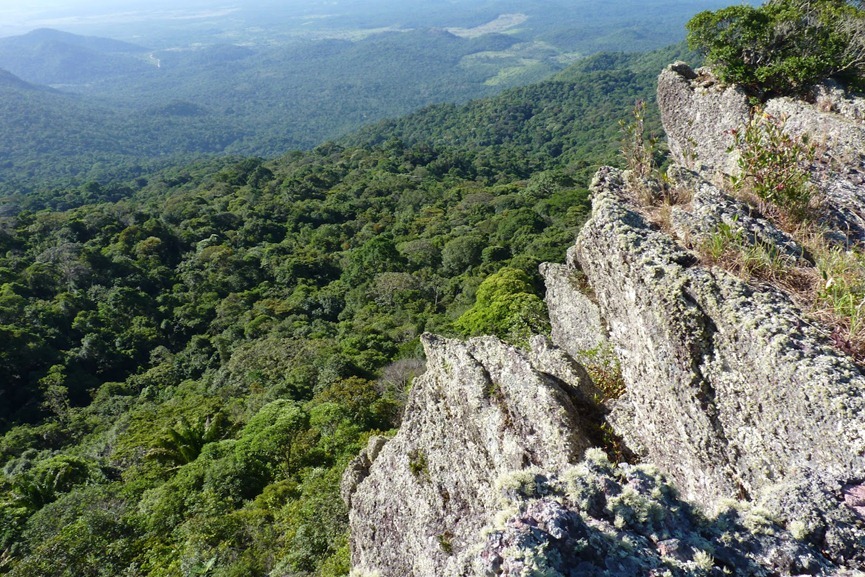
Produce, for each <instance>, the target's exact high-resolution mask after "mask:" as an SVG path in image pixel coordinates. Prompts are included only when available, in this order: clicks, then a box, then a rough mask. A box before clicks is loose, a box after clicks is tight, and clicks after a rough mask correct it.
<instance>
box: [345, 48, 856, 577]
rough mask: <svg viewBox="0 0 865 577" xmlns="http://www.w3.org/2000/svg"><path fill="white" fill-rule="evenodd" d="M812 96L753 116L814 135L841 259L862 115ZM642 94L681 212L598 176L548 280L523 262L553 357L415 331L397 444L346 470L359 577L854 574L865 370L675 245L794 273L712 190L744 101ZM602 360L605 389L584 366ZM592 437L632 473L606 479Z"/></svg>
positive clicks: (752, 289) (829, 97)
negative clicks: (417, 362)
mask: <svg viewBox="0 0 865 577" xmlns="http://www.w3.org/2000/svg"><path fill="white" fill-rule="evenodd" d="M815 94H816V96H815V103H814V104H806V103H801V102H797V101H792V100H788V99H778V100H774V101H770V102H769V103H767V105H766V110H767V111H769V113H771V114H777V115H779V116H780V115H785V116H788V117H787V121H786V122H785V125H784V126H785V130H788V131H790V133H791V134H797V135H798V134H805V133H808V134H810V135H811V137H812V138H813V137H814V136H815V134H814V131H815V130H822V131H828V132H826V134H824V135H823V137H822V138H821V139H820V142H821V149H820V152H821V155H820V157H818V158H816V160H815V161H814V164H813V165H812V167H811V170H812V174H813V175H814V182H815V184H816V186H818V187H819V190H820V191H821V192H822V194H823V195H824V197H825V198H824V201H825V202H824V204H825V207H826V211H825V214H824V217H825V222H826V223H829V224H830V225H832V226H836V227H838V228H837V230H836V236H835V237H834V238H835V240H841V241H843V243H844V244H846V245H848V246H849V245H851V244H857V243H860V242H862V241H865V219H863V218H861V215H865V182H863V181H862V178H863V176H862V175H865V124H863V122H865V121H863V111H865V104H863V101H862V100H860V99H855V98H852V97H849V95H846V94H844V93H843V92H842V91H839V89H837V87H832V86H828V85H827V86H824V87H821V88H819V89H818V90H817V92H816V93H815ZM658 99H659V103H660V105H661V112H662V117H663V121H664V125H665V129H666V130H667V134H668V138H669V142H670V149H671V151H672V153H673V157H674V159H675V161H676V162H677V164H678V166H676V167H674V168H673V170H672V171H671V173H670V174H671V179H672V181H673V184H674V186H677V187H681V188H683V189H687V191H688V195H686V196H688V197H690V198H691V200H690V202H689V203H688V204H687V205H684V206H677V207H674V208H673V210H672V211H671V212H670V219H669V226H668V227H667V228H665V230H666V231H668V232H664V231H662V230H661V229H659V228H658V227H657V226H656V225H654V224H652V223H651V222H650V221H649V220H648V219H647V218H646V216H645V214H644V212H643V211H642V210H641V209H640V207H638V206H636V205H635V204H634V201H633V200H632V199H635V198H639V197H640V195H639V194H638V193H637V191H635V190H632V187H633V186H635V184H634V183H633V182H632V179H629V178H626V177H625V176H624V175H623V174H622V173H621V172H620V171H618V170H615V169H611V168H603V169H601V170H600V171H599V172H598V174H597V176H596V178H595V181H594V183H593V187H592V192H593V211H592V216H591V218H590V220H589V221H588V222H587V223H586V224H585V226H584V227H583V229H582V230H581V232H580V234H579V237H578V239H577V242H576V244H575V246H574V247H572V249H571V250H570V251H569V252H568V255H567V259H566V263H565V264H563V265H555V264H546V265H543V266H542V267H541V272H542V274H543V276H544V278H545V281H546V284H547V305H548V308H549V311H550V317H551V318H550V320H551V326H552V335H551V337H552V340H549V339H547V338H546V337H534V338H533V339H532V340H531V351H530V352H528V353H524V352H521V351H520V350H518V349H516V348H514V347H511V346H509V345H506V344H504V343H502V342H501V341H499V340H497V339H494V338H491V337H486V338H477V339H470V340H469V341H467V342H459V341H455V340H447V339H442V338H438V337H433V336H425V337H424V346H425V350H426V353H427V357H428V369H427V373H426V374H425V375H423V376H422V377H419V378H418V379H417V380H416V381H415V383H414V386H413V389H412V393H411V397H410V399H409V403H408V406H407V408H406V412H405V417H404V420H403V426H402V428H401V429H400V432H399V433H398V434H397V435H396V437H395V438H393V439H391V440H390V441H387V443H386V444H385V443H384V441H383V440H381V439H375V438H374V439H373V440H371V441H370V445H369V446H368V448H367V449H366V450H365V451H363V452H362V453H361V455H359V456H358V458H357V459H355V461H354V462H353V463H352V464H351V465H350V466H349V468H348V469H347V472H346V475H345V477H344V482H343V488H342V489H343V498H344V499H345V500H346V502H347V503H349V505H350V519H351V530H352V541H351V544H352V562H353V564H354V566H355V568H356V570H357V573H358V574H359V575H367V574H370V575H373V574H374V575H380V576H381V577H397V576H399V577H403V576H415V577H432V576H447V577H451V576H454V577H456V576H496V575H502V576H506V575H511V576H516V575H520V576H524V575H549V576H562V577H573V576H576V575H580V576H583V575H658V576H660V575H723V574H734V575H804V574H808V575H818V574H819V575H825V574H836V575H863V574H865V573H861V572H857V571H865V374H863V372H862V369H861V368H860V366H859V365H857V364H856V362H854V360H853V359H851V358H849V357H848V356H847V355H846V354H845V353H844V352H843V351H841V350H839V348H838V347H837V346H835V344H836V343H833V342H832V340H831V339H830V338H829V335H828V333H827V331H825V330H822V329H820V328H819V327H817V326H815V324H814V323H813V322H812V321H811V320H810V319H809V318H808V317H807V316H806V315H805V314H804V313H803V312H802V311H801V310H800V309H799V308H798V307H797V306H796V305H795V304H794V303H793V301H792V300H791V299H790V298H789V297H788V296H787V295H786V294H784V293H783V292H781V291H780V290H778V289H776V288H773V287H770V286H766V285H757V284H749V283H747V282H745V281H743V280H741V279H739V278H737V277H735V276H734V275H733V274H731V273H728V272H726V271H723V270H721V269H719V268H715V267H711V266H706V265H705V264H703V263H702V262H701V261H700V258H699V257H698V255H697V254H696V253H694V252H692V251H691V250H690V249H691V248H692V247H694V246H699V245H700V244H701V243H703V242H706V240H707V239H711V238H712V236H713V235H714V234H716V233H717V231H719V230H725V231H727V233H728V234H729V235H731V236H733V237H735V238H736V241H737V243H739V244H740V245H741V246H758V247H763V248H765V249H766V250H767V251H769V252H771V253H772V254H777V255H780V257H779V258H783V259H785V261H786V262H787V263H789V264H790V265H791V266H799V267H806V268H807V267H811V266H813V262H814V259H813V258H812V255H810V254H809V253H808V251H807V250H806V249H805V248H804V247H803V246H802V245H801V244H800V243H799V242H797V241H796V240H795V239H794V238H793V237H792V236H791V235H790V234H788V233H786V232H784V231H783V230H781V229H780V228H778V227H777V226H775V225H774V224H772V223H771V222H770V221H769V220H767V219H766V218H764V217H763V216H762V215H761V214H759V213H757V212H756V211H755V210H753V209H752V208H750V207H749V206H747V205H745V204H744V203H742V202H740V201H738V200H735V199H733V198H731V197H729V196H728V195H727V194H725V193H724V191H723V190H722V189H721V188H720V187H719V183H721V182H722V181H723V178H724V176H723V175H726V174H732V173H735V171H736V170H737V169H738V165H737V162H736V158H735V156H734V155H731V154H729V153H728V147H729V146H730V145H731V144H732V142H733V140H732V136H731V133H730V131H731V130H733V129H738V128H740V127H741V126H742V125H743V124H744V123H745V122H747V121H748V119H749V114H750V107H749V105H748V99H747V96H746V95H745V94H744V93H743V92H742V91H740V90H739V89H737V88H736V87H722V86H720V85H718V84H717V83H716V82H715V81H714V79H713V78H712V76H711V74H710V73H709V72H708V71H706V70H697V71H694V70H691V69H690V68H689V67H687V66H686V65H684V64H682V63H676V64H674V65H672V66H671V67H669V68H668V69H667V70H665V71H664V72H663V73H662V74H661V77H660V79H659V93H658ZM820 134H822V133H820V132H818V133H817V135H818V136H819V135H820ZM829 236H830V238H833V237H832V235H829ZM599 350H603V351H607V352H608V353H609V354H614V355H615V367H612V368H615V369H620V370H621V376H620V378H621V381H623V382H624V392H623V393H622V394H620V395H619V394H618V391H617V390H610V389H609V388H608V387H605V386H604V385H605V383H602V382H601V381H600V380H598V379H599V378H600V377H599V376H598V375H599V374H602V373H603V371H600V373H599V371H598V366H594V367H593V366H591V364H590V360H591V359H597V357H595V356H592V355H594V354H596V353H597V351H599ZM584 365H585V366H584ZM607 368H608V369H610V368H611V367H607ZM592 376H594V377H595V379H596V381H597V382H593V380H592ZM617 395H618V396H617ZM611 396H615V398H609V397H611ZM605 398H606V399H607V400H603V399H605ZM599 444H600V445H603V446H605V447H606V448H607V449H610V450H615V452H616V453H617V455H618V456H622V455H625V456H629V457H634V458H635V459H636V460H638V461H641V462H643V463H645V464H642V465H634V464H631V465H628V464H621V465H618V466H616V465H612V464H610V462H609V461H608V459H607V457H606V456H604V454H603V453H602V452H601V451H600V450H599V449H591V448H590V447H591V446H592V445H599Z"/></svg>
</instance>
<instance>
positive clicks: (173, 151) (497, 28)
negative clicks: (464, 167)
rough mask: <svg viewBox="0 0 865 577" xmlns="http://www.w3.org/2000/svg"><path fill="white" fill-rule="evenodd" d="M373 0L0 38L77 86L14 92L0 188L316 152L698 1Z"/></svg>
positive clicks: (56, 84) (676, 36)
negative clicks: (367, 4)
mask: <svg viewBox="0 0 865 577" xmlns="http://www.w3.org/2000/svg"><path fill="white" fill-rule="evenodd" d="M719 3H720V2H719V1H717V0H702V1H701V3H699V4H706V7H710V6H714V5H715V4H719ZM362 4H363V3H359V4H358V5H354V4H351V5H345V6H342V8H341V10H344V12H343V11H340V10H336V13H333V14H331V12H332V11H333V10H334V9H333V8H332V6H330V5H322V6H319V8H320V10H321V11H322V12H323V13H319V14H316V12H315V11H314V10H313V11H312V13H309V14H308V13H307V12H309V10H312V8H298V7H295V8H296V9H293V8H290V7H280V6H275V5H273V4H272V3H269V4H267V5H266V6H261V5H258V4H256V3H254V2H251V3H246V4H244V5H243V6H242V7H237V8H236V9H231V10H229V13H230V14H227V15H223V16H220V15H219V14H220V13H221V12H220V11H219V10H215V11H214V13H213V14H212V16H211V17H210V18H213V20H212V21H210V20H208V19H205V20H204V21H205V22H208V24H207V25H204V24H203V23H202V22H200V21H199V20H198V19H197V17H194V16H193V15H190V16H189V21H188V22H187V21H186V20H185V19H184V18H179V17H178V18H175V19H171V18H169V22H161V21H160V20H159V18H160V17H163V16H165V14H164V13H162V12H158V14H162V16H157V15H154V18H155V20H154V21H153V22H150V23H149V24H147V25H144V24H140V25H139V26H138V27H137V28H134V30H131V31H128V32H126V35H125V36H122V37H125V38H127V39H129V40H130V41H121V40H114V39H111V38H105V37H101V36H96V35H93V34H91V33H87V34H73V33H70V32H62V31H59V30H52V29H45V28H40V29H38V30H34V31H31V32H29V33H27V34H22V35H17V36H10V37H5V38H0V68H3V69H6V70H8V71H10V72H11V73H12V74H14V75H16V76H18V77H19V78H21V79H23V80H24V81H26V82H29V83H31V84H38V85H45V86H51V87H52V88H55V89H58V90H61V91H63V92H64V93H66V94H65V95H59V94H58V95H55V96H56V97H55V98H51V99H47V98H42V99H35V100H28V99H27V98H24V97H22V95H21V94H19V93H17V92H14V91H13V92H11V93H9V92H7V93H6V94H5V95H4V96H5V97H6V98H8V99H11V100H13V101H15V104H14V106H13V105H11V104H10V105H7V106H4V107H3V109H2V110H0V123H2V125H3V126H4V128H5V127H8V130H7V131H6V134H4V139H3V142H2V144H0V156H2V157H3V162H4V168H5V169H4V170H3V171H2V174H0V194H4V193H14V192H33V191H43V192H44V191H46V190H47V189H50V188H54V187H67V186H78V185H82V184H86V183H87V182H88V181H97V182H99V183H100V184H102V185H106V184H109V183H111V182H116V181H119V180H123V179H128V178H133V177H136V176H139V175H140V174H141V172H142V170H145V171H146V170H153V169H154V168H160V167H163V166H166V165H168V164H172V163H174V164H177V163H179V162H183V161H187V160H189V159H190V158H196V157H200V156H201V155H220V154H231V155H235V154H236V155H244V156H250V155H253V156H261V157H266V158H273V157H276V156H279V155H281V154H284V153H285V152H287V151H288V150H294V149H303V150H308V149H311V148H313V147H315V146H317V145H319V144H321V143H322V142H324V141H326V140H331V139H336V138H340V137H343V136H345V135H346V134H348V133H350V132H352V131H354V130H356V129H358V128H359V127H362V126H365V125H368V124H370V123H372V122H376V121H378V120H381V119H383V118H395V117H398V116H400V115H404V114H408V113H411V112H413V111H415V110H417V109H419V108H421V107H424V106H428V105H430V104H435V103H443V102H448V103H453V104H457V105H459V104H462V103H464V102H467V101H469V100H471V99H475V98H481V97H487V96H491V95H494V94H497V93H499V92H501V91H502V90H506V89H508V88H511V87H516V86H525V85H528V84H531V83H534V82H539V81H541V80H544V79H546V78H549V77H551V76H552V75H554V74H556V73H557V72H560V71H562V70H565V69H566V68H568V66H569V65H570V64H572V63H575V62H578V61H580V60H581V59H582V58H584V57H585V56H586V55H591V54H594V53H597V52H599V51H601V50H605V49H615V50H629V51H630V50H645V49H648V48H656V47H658V46H664V45H667V44H669V43H671V42H675V41H678V40H680V39H681V37H682V31H681V30H682V29H681V24H682V23H683V22H684V20H685V19H686V18H687V16H688V15H689V14H690V13H692V12H693V11H694V10H697V9H698V8H699V7H700V6H698V5H697V4H695V3H693V2H684V1H683V0H676V1H675V2H673V4H675V5H676V6H671V5H670V3H669V2H667V3H660V2H639V3H637V2H630V1H628V2H625V1H624V0H623V1H620V2H616V3H609V4H606V5H604V6H603V7H599V6H595V5H592V4H590V3H585V2H581V3H578V4H576V5H572V6H569V7H568V8H567V9H565V8H563V7H561V6H557V5H555V3H552V2H549V1H548V0H533V1H532V2H521V3H517V2H510V1H509V0H508V1H497V2H494V3H463V4H460V8H459V10H455V9H453V8H452V7H451V8H445V7H443V6H440V5H438V4H436V3H423V4H421V3H419V2H416V3H413V4H412V5H411V6H409V5H405V4H403V3H396V2H394V3H387V4H382V3H381V2H378V3H377V6H376V10H374V11H365V10H363V7H362ZM135 14H138V13H137V12H134V11H130V13H128V14H127V15H126V16H127V17H130V18H133V17H134V15H135ZM508 15H512V16H513V17H512V18H508V17H507V16H508ZM503 16H504V17H505V18H504V19H503V20H500V18H502V17H503ZM202 18H204V17H203V16H202ZM247 19H248V22H247ZM96 20H97V19H96V17H95V16H94V22H95V21H96ZM74 22H75V20H74V19H72V20H70V23H74ZM501 22H504V24H501ZM244 23H248V26H247V25H244ZM82 25H83V24H82ZM85 28H86V26H85ZM117 30H118V33H119V31H122V30H126V27H125V26H122V25H119V24H118V27H117ZM7 88H8V87H7ZM70 94H74V95H76V96H78V97H79V98H78V99H76V98H73V97H71V96H70ZM529 96H531V95H529ZM82 102H84V103H86V107H82V104H81V103H82ZM82 108H85V109H82ZM188 111H195V113H194V114H188ZM31 117H32V118H35V119H43V118H50V119H51V122H50V123H45V122H42V121H38V120H37V121H36V122H32V123H31V122H30V120H29V118H31ZM54 126H56V127H58V130H53V129H52V127H54ZM66 126H71V127H75V128H74V130H68V131H67V130H64V129H63V127H66ZM111 142H116V143H117V146H116V147H115V148H114V149H113V150H111V149H110V148H109V143H111ZM106 166H107V167H110V169H108V170H103V167H106Z"/></svg>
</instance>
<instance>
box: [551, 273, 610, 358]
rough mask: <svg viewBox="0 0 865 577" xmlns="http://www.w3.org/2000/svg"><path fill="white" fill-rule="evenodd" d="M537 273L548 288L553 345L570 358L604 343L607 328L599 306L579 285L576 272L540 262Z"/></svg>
mask: <svg viewBox="0 0 865 577" xmlns="http://www.w3.org/2000/svg"><path fill="white" fill-rule="evenodd" d="M540 271H541V275H542V276H543V277H544V283H545V284H546V287H547V296H546V302H547V309H548V310H549V313H550V324H551V325H552V335H551V337H552V340H553V342H554V343H556V344H557V345H558V346H561V347H562V348H563V349H565V350H566V351H567V352H568V353H569V354H570V355H571V356H573V357H576V356H578V355H579V354H580V353H581V352H583V351H586V350H589V349H595V348H597V347H599V346H602V345H603V344H604V343H606V340H607V339H606V333H607V329H606V327H604V324H603V322H602V321H601V314H600V311H599V310H598V305H596V304H595V303H593V302H592V300H591V299H590V298H589V297H588V296H586V295H585V294H584V293H583V291H582V290H581V289H580V287H579V286H578V283H577V281H576V278H575V276H576V274H577V273H576V272H575V271H574V270H573V269H572V268H569V267H568V266H566V265H562V264H552V263H543V264H542V265H541V266H540ZM559 343H561V344H559Z"/></svg>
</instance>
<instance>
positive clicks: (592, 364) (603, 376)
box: [578, 344, 625, 403]
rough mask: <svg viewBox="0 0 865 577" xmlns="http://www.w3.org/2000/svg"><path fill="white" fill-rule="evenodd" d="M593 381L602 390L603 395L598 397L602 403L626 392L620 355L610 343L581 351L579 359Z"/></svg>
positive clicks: (598, 400)
mask: <svg viewBox="0 0 865 577" xmlns="http://www.w3.org/2000/svg"><path fill="white" fill-rule="evenodd" d="M578 360H579V361H580V362H581V363H582V364H583V366H584V367H585V368H586V372H587V373H589V376H590V377H591V378H592V381H593V382H594V383H595V385H597V387H598V388H599V389H600V390H601V393H602V397H601V398H600V399H596V401H597V402H599V403H602V402H604V401H608V400H610V399H618V398H619V397H621V396H622V395H623V394H624V393H625V379H624V377H623V376H622V365H621V363H620V362H619V357H618V356H617V355H616V352H615V351H614V350H613V347H612V346H611V345H610V344H603V345H598V346H596V347H593V348H591V349H586V350H583V351H580V354H579V359H578Z"/></svg>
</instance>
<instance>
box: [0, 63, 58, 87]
mask: <svg viewBox="0 0 865 577" xmlns="http://www.w3.org/2000/svg"><path fill="white" fill-rule="evenodd" d="M2 88H12V89H19V90H50V89H49V88H47V87H44V86H36V85H34V84H30V83H29V82H25V81H24V80H21V79H20V78H18V77H17V76H15V75H14V74H12V73H11V72H9V71H8V70H3V69H2V68H0V89H2Z"/></svg>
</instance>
